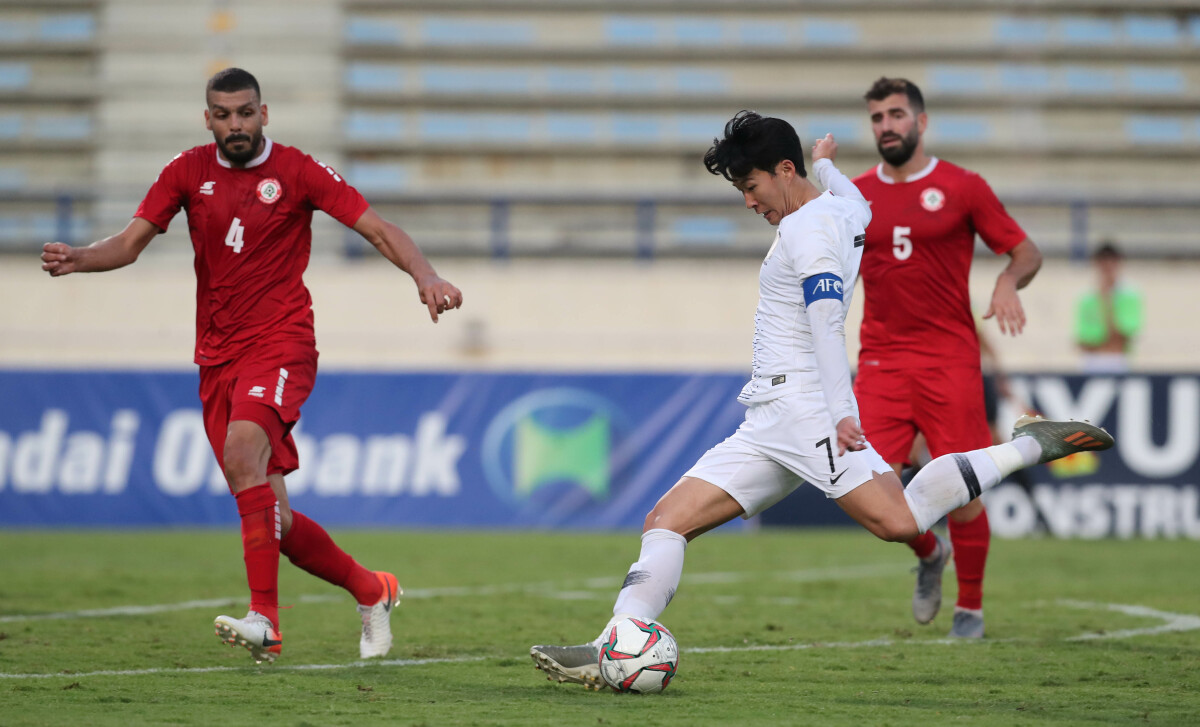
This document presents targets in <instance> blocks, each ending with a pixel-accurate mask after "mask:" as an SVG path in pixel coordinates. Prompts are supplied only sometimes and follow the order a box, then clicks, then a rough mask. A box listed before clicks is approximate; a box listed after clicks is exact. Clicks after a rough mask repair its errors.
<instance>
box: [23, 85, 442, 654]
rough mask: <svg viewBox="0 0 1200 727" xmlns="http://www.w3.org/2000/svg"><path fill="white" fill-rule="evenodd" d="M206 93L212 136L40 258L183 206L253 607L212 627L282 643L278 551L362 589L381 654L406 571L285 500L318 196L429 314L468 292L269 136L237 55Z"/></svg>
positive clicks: (88, 259)
mask: <svg viewBox="0 0 1200 727" xmlns="http://www.w3.org/2000/svg"><path fill="white" fill-rule="evenodd" d="M205 98H206V102H207V109H206V110H205V112H204V120H205V125H206V127H207V128H208V129H209V130H210V131H212V134H213V140H214V143H212V144H207V145H204V146H198V147H195V148H193V149H189V150H187V151H185V152H183V153H182V154H179V155H178V156H176V157H175V158H174V159H173V160H171V162H170V163H169V164H167V166H166V168H164V169H163V170H162V173H160V174H159V176H158V180H157V181H155V182H154V184H153V185H152V186H151V187H150V191H149V192H147V194H146V197H145V199H144V200H143V201H142V204H141V205H140V206H139V207H138V210H137V213H136V215H135V216H134V218H133V220H132V221H131V222H130V223H129V225H128V226H127V227H126V228H125V229H124V230H122V231H121V232H119V233H117V234H115V235H113V236H111V237H107V238H105V239H103V240H99V241H97V242H95V243H93V244H91V245H89V246H87V247H79V248H76V247H71V246H69V245H66V244H64V243H61V242H51V243H47V244H46V245H45V246H44V248H43V251H42V261H43V264H42V269H43V270H46V271H48V272H49V273H50V275H52V276H59V275H68V274H70V273H91V272H102V271H105V270H113V269H116V268H120V267H123V266H125V265H129V264H130V263H132V262H134V261H135V260H137V258H138V255H139V254H141V252H142V250H144V249H145V248H146V245H148V244H149V243H150V241H151V240H152V239H154V237H155V236H156V235H158V234H160V233H162V232H164V231H165V230H166V229H167V225H168V224H170V222H171V219H172V218H173V217H174V216H175V215H176V213H178V212H179V210H180V209H181V208H182V209H185V210H187V219H188V229H189V231H190V233H191V238H192V246H193V247H194V248H195V253H196V258H195V268H196V353H195V362H196V363H197V364H198V365H199V366H200V399H201V402H202V404H203V410H204V426H205V430H206V431H207V433H208V438H209V441H210V442H211V444H212V448H213V452H214V453H215V454H216V456H217V461H218V462H220V463H221V466H222V467H223V469H224V472H225V477H226V479H227V481H228V483H229V489H230V491H231V492H232V493H233V495H234V497H235V499H236V501H237V508H238V513H239V515H240V516H241V523H242V527H241V529H242V549H243V553H244V556H245V563H246V576H247V580H248V582H249V586H250V594H251V596H250V612H249V613H248V614H247V615H246V617H245V618H233V617H230V616H219V617H217V619H216V621H215V626H216V630H217V635H218V636H220V637H221V638H222V639H223V640H224V641H226V642H227V643H229V644H231V645H241V646H245V647H246V648H247V649H249V650H250V653H251V655H252V656H253V657H254V659H255V660H256V661H259V662H261V661H264V660H265V661H274V660H275V658H276V657H277V656H278V655H279V653H280V651H281V650H282V643H283V639H282V637H281V636H280V632H279V610H278V609H279V595H278V577H279V555H280V553H282V554H283V555H286V556H287V557H288V559H290V560H291V561H292V563H294V564H296V565H297V566H299V567H300V568H302V569H304V570H306V571H308V572H309V573H312V574H313V575H315V576H317V577H318V578H322V579H324V580H326V581H329V582H330V583H333V584H334V585H337V586H341V587H343V588H345V589H346V590H348V591H349V592H350V593H351V594H352V595H353V596H354V598H355V600H356V601H357V602H358V611H359V615H360V618H361V620H362V638H361V640H360V643H359V653H360V655H361V656H362V657H363V658H368V657H373V656H383V655H385V654H387V652H388V650H389V649H390V648H391V645H392V634H391V625H390V622H389V619H390V615H391V609H392V606H393V604H394V603H395V601H396V598H397V597H398V595H399V593H400V589H399V586H398V585H397V582H396V577H395V576H394V575H392V574H391V573H385V572H383V571H370V570H367V569H366V568H364V567H363V566H361V565H359V564H358V563H357V562H356V561H355V560H354V559H353V558H352V557H350V556H349V555H348V554H347V553H346V552H345V551H343V550H342V549H341V548H339V547H338V546H337V545H336V544H335V543H334V542H333V540H332V539H331V538H330V537H329V534H328V533H326V532H325V530H324V529H323V528H322V527H321V526H320V525H318V524H317V523H315V522H314V521H313V520H311V519H309V518H307V517H305V516H304V515H303V514H301V513H299V512H296V511H294V510H292V509H291V508H289V507H288V497H287V489H286V487H285V485H284V479H283V477H284V475H286V474H287V473H289V472H292V471H294V470H295V469H296V468H297V467H299V457H298V455H297V451H296V445H295V442H294V441H293V440H292V437H291V429H292V427H293V426H294V425H295V424H296V422H297V420H298V419H299V418H300V407H301V405H303V403H304V401H305V400H306V399H307V398H308V395H309V393H310V392H311V391H312V387H313V381H314V378H315V376H316V372H317V349H316V339H315V336H314V333H313V314H312V298H311V297H310V296H309V293H308V289H307V288H306V287H305V286H304V282H303V280H302V275H303V273H304V270H305V268H306V267H307V266H308V258H309V251H310V247H311V242H312V226H311V225H312V215H313V210H317V209H319V210H323V211H324V212H327V213H328V214H329V215H330V216H332V217H333V218H334V219H336V220H338V221H339V222H341V223H342V224H344V225H346V226H348V227H351V228H353V229H354V231H355V232H358V233H359V234H360V235H362V236H363V237H364V238H366V240H367V241H368V242H370V243H371V244H372V245H373V246H375V248H376V249H377V250H379V252H380V253H381V254H382V255H383V256H384V257H386V258H387V259H388V260H390V261H391V262H392V263H393V264H395V265H396V267H398V268H400V269H401V270H403V271H405V272H406V273H408V274H409V275H411V276H412V278H413V281H414V282H415V283H416V286H417V292H418V295H419V297H420V300H421V302H422V303H423V304H424V305H425V306H426V307H427V308H428V309H429V316H430V318H432V319H433V321H434V322H435V323H436V322H437V320H438V314H440V313H444V312H446V311H447V310H449V309H451V308H458V307H459V306H461V305H462V293H461V292H460V291H459V290H458V289H457V288H456V287H454V286H453V285H451V284H450V283H448V282H447V281H445V280H443V279H442V278H440V277H438V275H437V273H436V272H435V271H434V269H433V267H432V266H431V265H430V264H429V262H428V261H426V259H425V257H424V256H423V255H422V254H421V251H420V249H418V248H417V246H416V244H415V243H414V242H413V240H412V238H410V237H409V236H408V235H407V234H406V233H405V232H404V231H403V230H401V229H400V228H399V227H397V226H395V225H393V224H392V223H390V222H387V221H386V220H384V219H382V218H381V217H379V215H378V214H376V213H375V212H374V211H373V210H372V209H371V207H370V205H368V203H367V201H366V200H365V199H363V197H362V195H360V194H359V193H358V191H357V190H355V189H354V188H353V187H351V186H350V185H349V184H347V183H346V181H345V180H344V179H342V177H341V176H340V175H338V174H337V172H335V171H334V170H333V169H331V168H329V167H327V166H326V165H324V164H322V163H320V162H318V161H316V160H315V159H313V158H312V157H310V156H308V155H306V154H305V153H304V152H302V151H300V150H299V149H296V148H293V147H289V146H284V145H283V144H277V143H275V142H273V141H272V140H271V139H269V138H267V137H265V136H263V127H264V126H266V125H267V118H268V117H267V106H266V104H264V103H262V100H261V93H260V90H259V86H258V81H257V80H255V78H254V76H252V75H251V74H250V73H248V72H246V71H244V70H241V69H239V68H227V69H225V70H223V71H221V72H219V73H217V74H216V75H215V76H213V77H212V78H211V79H209V81H208V87H207V89H206V93H205Z"/></svg>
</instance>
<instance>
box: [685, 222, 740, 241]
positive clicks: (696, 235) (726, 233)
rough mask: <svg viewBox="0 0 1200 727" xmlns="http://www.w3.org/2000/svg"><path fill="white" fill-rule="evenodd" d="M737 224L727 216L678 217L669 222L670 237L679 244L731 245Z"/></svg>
mask: <svg viewBox="0 0 1200 727" xmlns="http://www.w3.org/2000/svg"><path fill="white" fill-rule="evenodd" d="M736 235H737V225H736V224H735V223H734V221H733V220H731V219H729V218H728V217H678V218H676V219H675V220H674V221H672V222H671V237H672V238H673V239H674V240H675V242H676V243H678V244H681V245H706V246H717V245H733V244H734V242H735V239H736Z"/></svg>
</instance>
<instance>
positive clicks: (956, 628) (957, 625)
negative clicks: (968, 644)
mask: <svg viewBox="0 0 1200 727" xmlns="http://www.w3.org/2000/svg"><path fill="white" fill-rule="evenodd" d="M950 636H952V637H954V638H956V639H982V638H983V610H982V609H980V610H978V611H976V610H974V609H971V608H960V607H958V606H955V607H954V625H953V626H952V627H951V628H950Z"/></svg>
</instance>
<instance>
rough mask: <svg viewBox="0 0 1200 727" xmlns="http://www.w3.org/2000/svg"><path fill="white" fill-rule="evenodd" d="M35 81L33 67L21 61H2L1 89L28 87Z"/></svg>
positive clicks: (0, 68)
mask: <svg viewBox="0 0 1200 727" xmlns="http://www.w3.org/2000/svg"><path fill="white" fill-rule="evenodd" d="M32 82H33V67H32V66H31V65H30V64H28V63H23V62H21V61H13V62H4V63H0V89H4V90H6V91H11V90H16V89H21V88H28V87H29V85H30V84H31V83H32Z"/></svg>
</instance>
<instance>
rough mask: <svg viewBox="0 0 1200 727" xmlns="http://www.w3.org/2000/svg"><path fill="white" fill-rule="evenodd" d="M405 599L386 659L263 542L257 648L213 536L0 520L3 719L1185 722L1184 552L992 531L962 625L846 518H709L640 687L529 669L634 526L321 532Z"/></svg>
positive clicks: (1193, 591) (626, 549)
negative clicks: (922, 617) (919, 611)
mask: <svg viewBox="0 0 1200 727" xmlns="http://www.w3.org/2000/svg"><path fill="white" fill-rule="evenodd" d="M335 537H337V539H338V540H339V542H340V543H341V544H342V545H343V546H344V547H345V548H346V549H347V550H348V551H349V552H351V553H352V554H354V555H355V556H356V557H357V558H358V559H359V560H360V561H362V562H363V563H364V565H367V566H368V567H373V568H383V569H389V570H393V571H394V572H395V573H396V574H397V575H398V576H399V579H400V583H401V585H402V586H403V587H404V588H405V589H406V591H407V594H406V598H405V599H404V602H403V605H402V606H401V607H400V608H399V609H398V610H397V612H396V614H395V615H394V616H393V630H394V632H395V634H396V645H395V647H394V648H393V650H392V653H391V655H390V656H389V657H388V659H387V660H384V661H377V662H373V663H363V662H360V661H359V660H358V658H357V656H358V628H359V624H358V618H357V614H356V613H355V611H354V604H353V603H352V601H351V599H350V597H349V596H348V595H346V594H345V593H344V592H342V591H341V590H340V589H337V588H334V587H332V586H329V585H327V584H325V583H322V582H320V581H317V580H316V579H314V578H312V577H311V576H309V575H307V574H305V573H303V572H301V571H299V570H297V569H296V568H294V567H292V566H291V565H290V564H288V563H287V562H286V559H285V560H284V562H283V564H282V565H281V574H280V589H281V600H282V602H283V603H285V604H292V605H293V608H291V609H289V610H285V611H283V612H282V618H283V625H282V631H283V636H284V649H283V656H282V657H281V658H280V660H279V661H278V662H277V663H276V664H275V665H274V666H265V665H264V666H255V665H254V664H253V662H252V661H251V660H250V657H249V655H248V653H247V652H246V651H245V650H244V649H240V648H239V649H231V648H229V647H227V646H225V645H223V644H221V643H220V641H219V640H218V639H217V637H216V636H214V635H213V629H212V619H213V617H214V616H216V615H218V614H219V613H231V614H233V615H238V616H240V615H242V614H243V613H244V612H245V607H246V606H245V603H246V599H247V596H246V595H245V586H244V577H245V576H244V573H243V571H242V563H241V551H240V541H239V539H238V535H237V533H236V532H235V531H234V530H232V529H231V530H229V531H228V532H226V531H169V532H164V531H147V532H70V533H68V532H20V531H9V532H3V533H0V553H2V554H3V555H2V560H0V724H4V725H47V724H53V725H59V724H62V725H66V724H70V725H115V724H119V725H123V726H129V725H142V724H153V725H160V724H173V725H215V724H220V725H223V726H225V725H243V724H244V725H256V726H257V725H265V724H270V725H355V726H356V727H357V726H360V725H363V724H367V723H385V724H389V725H393V724H394V725H447V724H475V725H493V724H522V725H543V724H544V725H551V724H552V725H610V724H611V725H671V724H680V725H709V724H713V725H716V724H722V725H742V724H746V725H750V724H753V725H793V724H812V725H854V726H855V727H862V726H864V725H907V724H913V725H924V726H929V725H942V724H950V723H954V724H971V725H1026V724H1028V725H1042V724H1047V725H1106V724H1121V725H1128V724H1153V725H1196V724H1200V575H1198V573H1200V570H1198V566H1197V562H1198V561H1200V558H1198V556H1200V544H1197V543H1195V542H1185V541H1125V542H1120V541H1091V542H1088V541H1068V542H1064V541H1054V540H1027V541H997V542H995V543H993V546H992V555H991V560H990V561H989V563H988V576H987V580H986V582H985V587H986V601H985V609H986V614H987V630H988V638H987V639H986V640H985V641H984V642H983V643H958V642H953V643H952V642H949V641H948V640H946V639H945V636H946V634H947V632H948V630H949V621H950V619H949V617H950V612H951V611H952V605H953V599H954V591H955V587H954V579H953V575H952V574H951V573H949V572H948V573H947V576H948V577H947V593H946V602H945V605H944V607H943V612H942V613H941V614H940V615H939V616H938V618H937V620H936V621H935V622H934V624H933V625H931V626H927V627H922V626H918V625H917V624H915V623H914V622H913V621H912V617H911V615H910V613H909V598H910V595H911V588H912V578H913V576H912V575H911V573H910V572H909V569H910V568H911V566H912V564H913V563H912V558H911V556H910V554H909V551H908V549H907V548H904V547H903V546H898V545H892V544H887V543H881V542H879V541H876V540H875V539H873V538H872V537H871V536H869V535H868V534H867V533H865V532H860V531H856V530H828V531H822V530H799V531H772V532H768V531H764V532H758V533H753V534H748V535H739V534H723V533H715V534H712V535H709V536H705V537H703V538H701V539H700V540H698V541H696V542H695V543H693V544H692V545H691V546H689V548H688V562H687V567H686V569H685V572H684V578H683V583H682V585H681V587H680V589H679V593H678V595H677V597H676V599H675V602H674V603H673V604H672V605H671V607H670V608H669V609H667V611H666V613H664V614H663V618H662V620H663V622H664V623H665V624H667V625H668V626H669V627H670V628H671V630H672V631H673V632H674V633H675V635H676V636H677V637H678V639H679V642H680V646H681V649H682V656H681V662H680V669H679V676H678V677H677V678H676V680H675V681H674V682H672V684H671V686H670V688H669V689H667V691H666V692H664V693H663V694H661V695H647V696H636V695H617V694H612V693H602V694H597V693H594V692H588V691H585V690H584V689H583V688H582V687H579V686H577V685H565V684H563V685H559V684H552V683H550V682H547V681H546V680H545V678H544V676H543V675H542V673H541V672H537V671H535V670H534V669H533V665H532V662H531V661H530V659H529V656H528V650H529V646H530V645H531V644H534V643H579V642H581V641H584V640H586V639H588V638H591V637H592V636H594V635H595V633H596V632H597V631H598V630H599V628H600V627H601V626H602V625H603V624H604V622H605V621H606V620H607V618H608V615H609V609H610V608H611V604H612V598H613V596H614V595H615V593H616V590H617V588H618V586H619V585H620V582H621V580H622V578H623V577H624V574H625V570H626V568H627V567H628V565H629V563H630V562H632V561H633V560H634V559H635V558H636V555H637V547H638V543H637V537H636V535H635V534H632V533H626V534H616V535H612V534H550V533H537V534H505V533H475V532H454V533H448V532H406V533H392V532H340V533H335Z"/></svg>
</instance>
